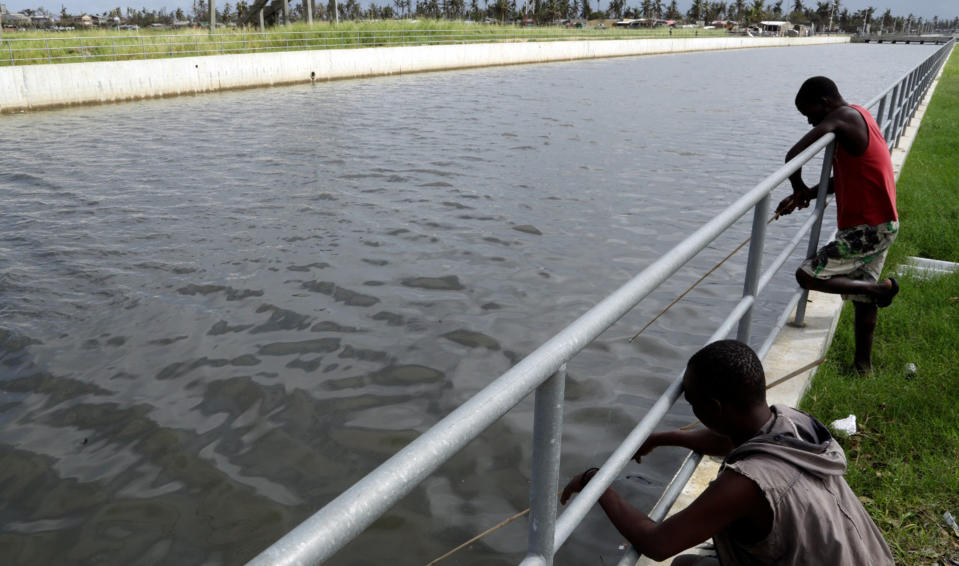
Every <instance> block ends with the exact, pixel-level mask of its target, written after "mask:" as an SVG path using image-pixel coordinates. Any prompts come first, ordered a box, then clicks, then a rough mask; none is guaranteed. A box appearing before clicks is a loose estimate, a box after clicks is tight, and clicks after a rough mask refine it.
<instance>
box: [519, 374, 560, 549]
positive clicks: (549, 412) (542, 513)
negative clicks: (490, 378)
mask: <svg viewBox="0 0 959 566" xmlns="http://www.w3.org/2000/svg"><path fill="white" fill-rule="evenodd" d="M565 391H566V364H563V365H562V366H561V367H560V368H559V371H557V372H556V373H555V374H553V376H552V377H550V378H549V379H547V380H546V381H545V382H543V384H542V385H540V386H539V387H538V388H537V389H536V401H535V413H534V414H533V419H534V420H533V477H532V486H531V487H530V498H529V499H530V505H529V508H530V520H529V543H528V550H527V556H528V557H538V558H539V559H541V560H542V563H543V564H545V565H546V566H549V565H551V564H552V563H553V555H554V554H555V553H556V549H554V548H553V536H554V532H555V530H556V509H557V503H558V502H557V497H556V493H557V491H558V490H559V461H560V455H561V454H562V450H561V448H562V442H561V441H562V439H563V399H564V394H565Z"/></svg>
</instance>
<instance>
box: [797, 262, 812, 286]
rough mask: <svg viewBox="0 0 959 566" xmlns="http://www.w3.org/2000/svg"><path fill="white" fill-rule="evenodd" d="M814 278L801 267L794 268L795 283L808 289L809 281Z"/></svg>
mask: <svg viewBox="0 0 959 566" xmlns="http://www.w3.org/2000/svg"><path fill="white" fill-rule="evenodd" d="M813 279H815V277H813V276H812V275H810V274H808V273H806V271H805V270H804V269H803V268H801V267H800V268H799V269H797V270H796V283H799V286H800V287H802V288H803V289H809V286H810V283H811V282H812V280H813Z"/></svg>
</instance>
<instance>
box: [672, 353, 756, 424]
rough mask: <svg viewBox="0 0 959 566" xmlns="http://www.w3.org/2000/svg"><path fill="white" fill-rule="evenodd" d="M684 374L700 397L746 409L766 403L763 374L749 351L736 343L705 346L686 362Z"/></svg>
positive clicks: (753, 354)
mask: <svg viewBox="0 0 959 566" xmlns="http://www.w3.org/2000/svg"><path fill="white" fill-rule="evenodd" d="M686 371H687V372H689V373H690V374H691V376H693V378H694V379H695V380H696V386H697V389H698V390H700V391H701V392H702V393H703V394H705V395H707V396H709V397H711V398H713V399H716V400H718V401H722V402H725V403H731V404H733V405H735V406H736V407H739V408H747V407H751V406H754V405H756V404H758V403H763V402H765V400H766V373H765V372H764V371H763V364H762V362H760V361H759V357H758V356H757V355H756V352H754V351H753V349H752V348H750V347H749V346H747V345H746V344H743V343H742V342H739V341H738V340H719V341H717V342H713V343H712V344H708V345H707V346H705V347H704V348H702V349H701V350H699V351H698V352H696V353H695V354H693V357H691V358H690V359H689V363H688V364H686Z"/></svg>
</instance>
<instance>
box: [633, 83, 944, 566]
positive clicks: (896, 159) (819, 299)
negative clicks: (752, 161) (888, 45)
mask: <svg viewBox="0 0 959 566" xmlns="http://www.w3.org/2000/svg"><path fill="white" fill-rule="evenodd" d="M944 68H945V66H943V69H944ZM941 75H942V69H940V70H939V75H937V76H936V79H935V80H934V81H933V83H932V86H931V87H930V88H929V91H928V92H927V93H926V96H925V98H923V100H922V103H920V105H919V107H918V109H917V110H916V114H915V116H913V118H912V120H910V121H909V124H908V125H907V126H906V128H905V130H904V132H903V135H902V136H901V137H900V138H899V145H897V146H896V147H895V148H893V151H892V165H893V169H894V170H895V173H896V179H898V178H899V174H900V173H901V172H902V167H903V165H904V164H905V162H906V157H907V156H908V155H909V149H910V148H911V147H912V143H913V141H914V140H915V138H916V134H917V133H918V131H919V125H920V124H921V123H922V117H923V116H924V115H925V113H926V108H927V107H928V105H929V101H930V100H931V99H932V94H933V93H934V92H935V90H936V86H937V85H938V83H939V77H940V76H941ZM827 214H828V211H827ZM842 302H843V301H842V299H841V298H840V297H839V296H838V295H827V294H824V293H816V292H811V293H809V302H808V303H807V305H806V316H805V323H806V324H805V326H804V327H803V328H796V327H794V326H790V325H787V326H786V327H784V328H783V330H782V331H781V332H780V333H779V336H778V337H777V338H776V341H775V343H774V344H773V345H772V348H770V350H769V353H768V354H766V357H765V358H764V359H763V367H764V368H765V370H766V381H767V383H769V382H772V381H775V380H776V379H778V378H780V377H782V376H784V375H786V374H788V373H790V372H792V371H795V370H796V368H800V367H802V366H804V365H806V364H808V363H811V362H813V361H815V360H817V359H819V358H821V357H822V356H824V355H825V353H826V351H827V350H828V349H829V345H830V343H831V342H832V337H833V334H834V333H835V331H836V325H837V324H838V322H839V315H840V313H841V311H842ZM794 316H795V311H793V314H792V315H791V316H790V320H792V319H793V317H794ZM815 373H816V370H815V368H814V369H811V370H809V371H807V372H805V373H804V374H802V375H800V376H797V377H796V378H794V379H791V380H789V381H787V382H785V383H783V384H781V385H778V386H776V387H774V388H773V389H770V390H769V392H768V393H767V394H766V398H767V400H768V402H769V403H770V404H774V403H779V404H783V405H789V406H790V407H795V406H796V405H797V404H798V403H799V401H800V399H802V396H803V394H805V392H806V389H807V388H808V387H809V383H810V381H811V380H812V377H813V375H815ZM719 465H720V462H719V461H717V460H714V459H712V458H708V457H706V458H703V461H702V462H701V463H700V465H699V467H698V468H696V471H695V472H694V473H693V476H692V478H691V479H690V480H689V482H688V483H687V484H686V487H685V488H684V489H683V492H682V494H681V495H680V496H679V498H678V499H677V500H676V503H675V504H673V507H672V508H671V509H670V511H669V514H670V515H672V514H674V513H677V512H678V511H681V510H682V509H685V508H686V507H687V506H688V505H689V504H690V503H691V502H692V501H693V500H694V499H696V498H697V497H698V496H699V494H700V493H702V492H703V490H704V489H705V488H706V486H707V485H709V483H710V482H711V481H712V480H713V479H715V478H716V474H717V473H718V472H719ZM685 553H686V554H689V553H696V551H686V552H685ZM671 560H672V559H669V560H666V561H664V562H655V561H652V560H650V559H648V558H643V557H641V558H640V559H639V561H638V562H637V563H636V564H637V566H651V565H653V564H669V563H670V561H671Z"/></svg>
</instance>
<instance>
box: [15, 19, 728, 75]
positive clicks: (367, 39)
mask: <svg viewBox="0 0 959 566" xmlns="http://www.w3.org/2000/svg"><path fill="white" fill-rule="evenodd" d="M727 35H728V34H727V33H726V32H725V31H724V30H698V29H676V30H670V29H667V28H653V29H624V28H606V29H599V28H596V27H592V28H582V29H576V28H562V27H518V26H507V25H477V24H470V23H466V22H456V21H449V20H416V21H412V20H396V21H370V22H345V23H341V24H336V25H331V24H328V23H315V24H313V25H312V26H309V25H307V24H305V23H297V24H293V25H289V26H280V27H272V28H269V30H268V31H267V32H265V33H260V32H259V31H258V30H256V29H255V28H225V29H218V30H217V33H216V34H213V35H210V34H209V33H207V32H205V31H202V30H195V29H186V30H176V31H174V30H156V31H153V30H139V31H135V32H131V31H115V30H109V29H97V30H85V31H71V32H67V33H50V32H43V31H31V32H13V33H10V32H4V34H3V37H2V38H0V66H9V65H33V64H46V63H80V62H86V61H121V60H128V59H153V58H162V57H189V56H197V55H220V54H230V53H253V52H270V51H299V50H310V49H342V48H356V47H386V46H397V45H443V44H455V43H483V42H494V41H495V42H517V41H551V40H552V41H555V40H583V39H590V40H602V39H641V38H668V37H677V38H678V37H725V36H727Z"/></svg>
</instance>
